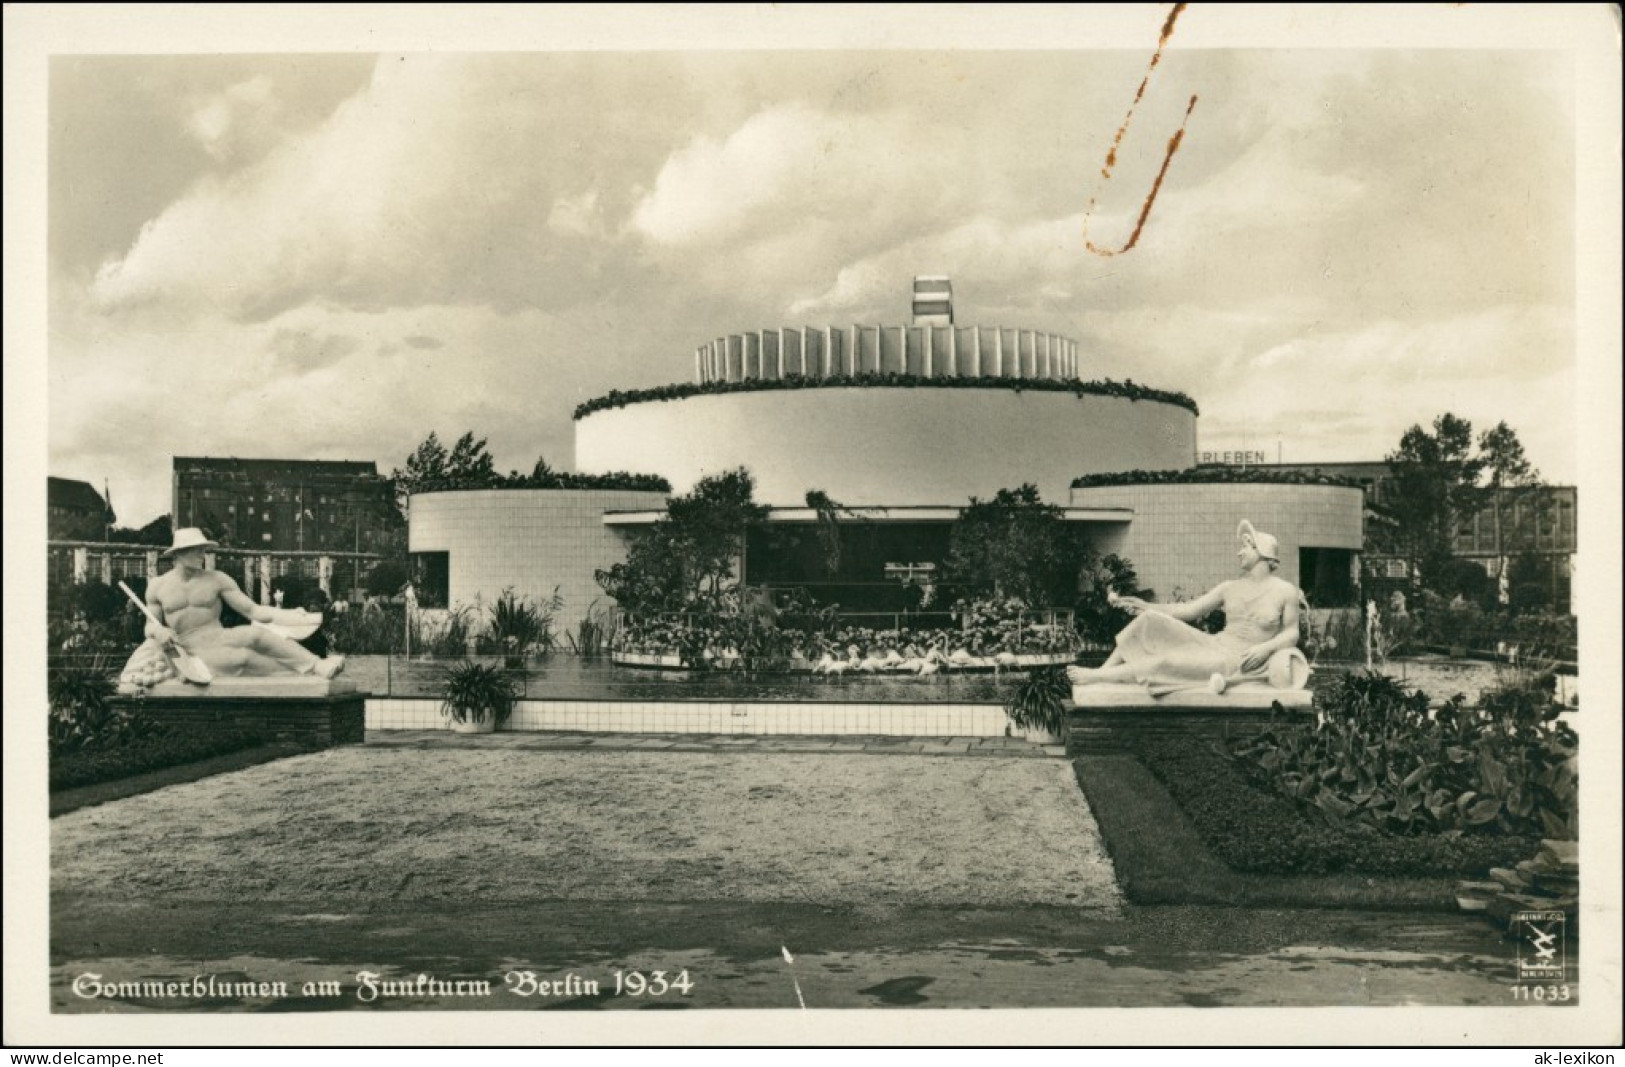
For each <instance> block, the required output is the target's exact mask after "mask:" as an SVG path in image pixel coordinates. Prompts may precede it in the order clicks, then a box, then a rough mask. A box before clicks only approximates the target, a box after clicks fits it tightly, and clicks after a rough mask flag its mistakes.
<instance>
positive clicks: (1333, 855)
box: [1133, 737, 1539, 875]
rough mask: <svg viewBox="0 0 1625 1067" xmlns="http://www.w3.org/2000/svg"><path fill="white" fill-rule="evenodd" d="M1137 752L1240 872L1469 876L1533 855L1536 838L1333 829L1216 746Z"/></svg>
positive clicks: (1186, 744) (1148, 744)
mask: <svg viewBox="0 0 1625 1067" xmlns="http://www.w3.org/2000/svg"><path fill="white" fill-rule="evenodd" d="M1133 751H1134V754H1135V756H1136V757H1137V758H1138V759H1139V760H1140V762H1141V763H1143V764H1144V765H1145V766H1146V767H1147V768H1148V769H1149V770H1150V771H1151V772H1152V774H1154V775H1155V776H1156V777H1157V780H1158V781H1159V782H1161V783H1162V785H1163V787H1164V788H1165V789H1167V791H1168V793H1169V795H1170V796H1172V797H1173V798H1174V800H1175V801H1176V802H1177V803H1178V804H1179V806H1180V808H1181V809H1182V810H1183V811H1184V812H1185V814H1186V816H1187V817H1189V819H1190V821H1191V823H1192V825H1194V826H1195V827H1196V829H1197V832H1198V833H1199V834H1201V836H1202V838H1203V840H1204V841H1206V843H1207V845H1208V847H1209V848H1211V849H1212V850H1213V851H1214V853H1215V854H1216V855H1217V856H1218V857H1219V858H1220V859H1222V860H1223V861H1224V862H1225V864H1226V865H1228V866H1229V867H1231V868H1232V869H1234V870H1237V871H1248V872H1256V873H1269V874H1327V873H1331V872H1335V871H1351V872H1362V873H1371V874H1405V875H1429V874H1450V875H1454V874H1474V873H1480V872H1483V871H1487V870H1489V869H1490V868H1491V867H1510V866H1512V865H1514V864H1515V863H1517V861H1519V860H1521V859H1524V858H1527V857H1528V856H1530V855H1532V854H1533V853H1534V850H1535V848H1536V847H1538V845H1539V840H1538V839H1535V838H1527V837H1516V836H1496V835H1487V834H1486V835H1469V834H1453V833H1434V834H1419V835H1412V836H1400V835H1397V834H1385V833H1382V832H1380V831H1377V830H1373V829H1370V828H1367V827H1362V826H1358V825H1349V826H1343V827H1336V826H1332V825H1330V824H1329V823H1328V822H1327V821H1326V820H1325V819H1322V818H1317V817H1312V816H1310V815H1308V814H1307V813H1305V812H1304V811H1303V810H1301V809H1300V808H1298V807H1297V806H1296V805H1295V804H1293V803H1292V802H1291V801H1289V800H1287V799H1286V798H1285V797H1282V796H1279V795H1278V794H1275V793H1272V792H1268V791H1265V790H1262V789H1259V788H1257V787H1256V786H1254V785H1253V783H1251V782H1250V781H1248V779H1247V776H1246V774H1245V772H1244V771H1243V770H1242V768H1241V766H1240V765H1238V764H1237V763H1236V762H1235V761H1233V760H1231V759H1229V758H1228V757H1227V756H1226V755H1225V754H1224V753H1223V752H1222V751H1221V750H1220V749H1219V748H1218V747H1217V746H1216V745H1214V744H1211V743H1209V742H1206V741H1203V740H1198V739H1194V738H1179V739H1169V738H1149V737H1148V738H1142V739H1138V740H1136V741H1135V742H1133Z"/></svg>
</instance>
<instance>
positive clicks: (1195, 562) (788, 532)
mask: <svg viewBox="0 0 1625 1067" xmlns="http://www.w3.org/2000/svg"><path fill="white" fill-rule="evenodd" d="M910 296H911V300H912V311H913V312H914V321H913V322H912V323H911V324H909V325H897V326H885V325H879V326H877V325H855V326H849V327H835V326H826V327H790V326H786V327H781V328H777V329H767V330H756V331H752V332H746V333H740V334H732V335H727V336H724V337H720V338H718V339H717V340H714V341H711V342H708V343H706V344H704V345H702V346H700V347H699V348H698V349H697V350H696V351H695V352H694V354H693V359H694V368H695V381H694V383H693V384H688V385H672V386H664V387H660V388H656V389H650V390H642V391H638V392H633V393H620V392H616V393H611V394H609V395H608V396H606V397H601V398H598V399H596V400H592V401H589V402H587V403H585V404H583V405H582V406H581V407H580V408H578V409H577V412H576V423H575V436H576V439H575V445H576V448H575V460H576V463H575V465H576V469H577V470H578V471H579V472H581V473H582V474H589V475H593V474H596V475H607V474H610V473H612V472H617V471H637V472H641V473H647V474H655V475H660V476H662V477H664V478H665V479H666V480H667V481H668V482H669V483H670V484H671V487H672V491H673V492H674V493H677V494H683V493H687V492H688V491H689V490H691V489H692V488H693V487H694V486H695V484H696V483H698V482H699V481H700V480H701V479H702V478H706V477H709V476H715V475H721V474H724V473H726V472H728V471H730V470H733V469H736V468H740V467H743V468H745V469H747V470H749V471H750V472H751V474H752V476H753V478H754V480H755V487H756V489H755V499H756V501H757V502H758V503H760V504H765V505H767V506H768V507H769V509H770V511H769V514H768V519H767V523H766V525H765V527H763V528H761V529H757V530H753V531H752V532H751V534H750V536H749V537H748V538H747V542H746V548H745V558H744V559H743V560H741V561H740V566H739V567H738V568H737V570H736V573H738V574H740V575H741V578H742V581H743V582H744V583H745V584H747V585H750V586H756V587H767V588H773V587H798V588H803V589H807V590H809V591H811V592H812V593H813V595H814V596H816V597H818V598H819V599H820V601H822V602H824V603H831V602H838V603H839V604H840V605H841V606H842V609H843V611H853V610H855V611H858V612H866V611H879V612H885V611H895V610H899V609H909V608H910V607H911V606H912V605H916V604H918V603H919V602H920V601H922V600H928V598H929V597H930V591H931V590H932V588H933V586H934V585H935V583H936V581H937V579H938V576H939V575H940V573H941V564H942V562H943V560H944V558H945V556H946V553H947V549H948V542H949V532H950V529H951V527H952V525H953V523H954V522H955V521H956V520H957V519H958V518H959V516H960V514H961V513H962V511H963V509H964V508H965V507H966V506H967V505H968V504H969V502H970V500H971V499H972V498H973V497H975V498H979V499H983V500H986V499H990V498H992V497H993V496H994V494H996V493H997V492H998V491H999V490H1001V489H1016V488H1018V487H1020V486H1022V485H1024V484H1028V483H1030V484H1033V485H1035V486H1036V487H1037V488H1038V490H1039V492H1040V494H1041V495H1042V498H1043V500H1044V501H1045V502H1046V503H1049V504H1053V505H1058V506H1060V507H1061V508H1062V509H1063V512H1064V514H1063V518H1064V520H1065V521H1067V522H1069V523H1075V524H1078V529H1079V530H1080V531H1081V533H1082V534H1083V540H1084V541H1085V542H1086V543H1088V544H1090V545H1091V546H1092V547H1094V548H1095V549H1096V550H1097V551H1100V552H1102V553H1104V552H1117V553H1120V554H1123V555H1126V556H1128V557H1129V558H1130V559H1131V561H1132V562H1133V564H1134V565H1135V567H1136V569H1137V572H1138V575H1139V579H1140V582H1141V585H1142V586H1143V587H1145V588H1147V589H1152V590H1155V591H1156V593H1157V595H1158V596H1159V597H1161V598H1163V599H1168V598H1170V597H1172V596H1174V595H1178V594H1181V593H1182V594H1185V595H1194V594H1196V593H1199V592H1204V591H1206V590H1207V589H1208V588H1211V586H1212V585H1214V584H1215V583H1216V582H1218V581H1220V580H1222V579H1224V578H1227V577H1230V576H1231V575H1232V574H1234V573H1235V569H1236V557H1235V552H1236V525H1237V523H1238V522H1239V521H1240V520H1241V519H1244V518H1245V519H1251V520H1252V521H1253V522H1255V523H1256V524H1257V525H1258V528H1259V529H1261V530H1266V531H1268V532H1270V533H1273V534H1275V535H1276V536H1277V537H1279V538H1280V539H1281V547H1282V560H1281V564H1282V577H1284V578H1286V579H1287V580H1289V581H1293V582H1302V583H1305V584H1307V585H1309V586H1310V587H1311V590H1312V592H1311V595H1312V596H1316V597H1320V598H1322V599H1321V601H1320V604H1321V606H1326V607H1332V606H1337V605H1341V604H1343V603H1345V602H1346V603H1349V604H1352V603H1353V588H1354V576H1356V575H1357V574H1358V563H1357V561H1358V556H1359V552H1360V548H1361V544H1362V525H1361V494H1360V491H1359V490H1358V489H1356V488H1352V487H1348V486H1341V485H1325V484H1297V482H1300V481H1303V480H1301V479H1300V480H1293V482H1294V484H1272V485H1213V484H1207V483H1206V482H1204V483H1201V484H1195V483H1186V482H1181V481H1180V480H1179V477H1180V475H1181V473H1182V472H1187V471H1190V470H1191V469H1192V468H1194V466H1195V464H1196V441H1197V418H1198V414H1197V406H1196V403H1195V402H1194V401H1193V400H1192V399H1191V398H1189V397H1187V396H1184V395H1183V394H1179V393H1174V392H1167V391H1163V390H1158V389H1154V388H1150V387H1146V386H1142V385H1135V384H1133V383H1128V382H1122V383H1119V382H1109V381H1105V382H1086V381H1083V380H1081V376H1080V370H1081V369H1082V368H1083V366H1084V363H1085V359H1084V354H1083V353H1082V352H1081V351H1080V349H1079V347H1078V345H1077V344H1076V343H1075V342H1073V341H1071V340H1070V339H1067V338H1064V337H1061V336H1058V335H1055V334H1051V333H1046V332H1043V331H1038V330H1029V329H1025V328H1017V327H1008V326H976V325H962V324H960V323H959V321H958V317H957V316H956V315H955V312H954V307H953V289H952V285H951V283H950V282H949V280H948V279H946V278H940V277H927V276H922V277H920V278H917V279H915V282H914V285H913V288H912V291H911V293H910ZM1120 472H1134V477H1136V478H1139V477H1140V476H1142V475H1143V476H1144V479H1143V480H1144V483H1145V484H1138V485H1122V484H1113V485H1111V486H1095V485H1091V486H1090V487H1088V488H1079V489H1074V488H1073V483H1074V480H1075V479H1077V478H1079V477H1080V476H1088V475H1116V474H1118V473H1120ZM812 490H818V491H819V492H820V493H822V494H824V496H825V497H826V499H828V500H831V501H833V502H835V504H837V505H838V508H839V511H840V514H841V516H842V518H841V519H840V521H839V523H838V526H839V537H840V542H841V551H840V565H839V567H838V569H837V572H836V573H833V574H831V573H830V572H829V571H828V570H827V569H826V568H825V566H824V565H823V563H822V554H821V550H820V548H819V547H818V536H817V530H816V525H817V524H818V523H819V522H820V516H819V514H818V512H816V511H815V509H814V508H813V507H811V506H809V502H808V493H809V492H810V491H812ZM663 512H664V500H663V499H662V497H661V495H660V494H643V495H642V497H641V499H640V498H639V497H638V496H637V495H635V494H621V495H620V496H619V497H617V498H615V499H611V498H610V496H609V495H608V494H579V495H574V496H569V497H566V496H564V495H561V493H560V491H558V490H511V491H471V492H459V493H439V494H425V495H422V496H418V497H414V499H413V505H412V509H411V527H412V531H411V547H412V551H413V552H414V554H416V555H418V557H419V564H420V573H422V574H424V575H430V574H434V575H440V574H443V575H444V576H445V577H444V579H443V581H444V586H445V590H446V594H447V597H448V598H449V600H450V601H451V602H452V603H459V602H461V603H468V602H471V601H472V600H473V598H475V597H479V598H481V599H483V600H484V601H485V602H486V603H489V602H490V601H491V600H493V599H494V598H495V597H497V596H499V595H500V594H501V593H502V591H503V590H504V589H505V588H508V587H510V586H511V587H513V588H514V590H515V592H517V593H520V594H522V595H526V596H531V597H535V598H538V599H543V598H546V597H548V596H550V595H551V593H552V591H553V589H554V587H555V586H557V587H559V588H560V589H561V590H562V591H564V593H565V596H566V599H567V601H569V606H568V607H567V608H566V610H565V611H564V612H563V613H562V615H561V619H560V621H561V623H562V624H563V625H564V626H565V627H569V626H571V625H573V622H574V620H576V619H579V618H581V617H582V613H583V612H584V611H585V610H586V609H587V607H588V606H589V605H590V603H591V599H592V598H595V597H596V596H598V595H600V594H599V591H598V589H597V585H596V583H595V582H594V581H593V578H592V574H593V570H594V569H597V568H607V567H609V566H610V565H612V564H614V563H617V562H620V561H621V560H622V559H624V558H625V553H626V546H627V545H629V544H630V543H631V539H632V538H635V537H636V536H638V531H639V530H640V529H641V528H644V527H646V526H648V525H649V524H651V523H654V522H657V521H658V520H659V519H660V518H661V516H662V514H663ZM798 528H799V530H800V532H801V533H802V536H800V537H799V538H798V537H797V536H795V535H796V533H797V530H798ZM787 546H788V547H787ZM434 585H435V586H436V587H437V589H436V591H437V592H438V586H439V585H440V581H439V580H437V581H435V582H434ZM911 598H912V599H911ZM1063 606H1066V607H1069V606H1070V604H1069V603H1068V604H1064V605H1063V604H1051V605H1035V607H1063Z"/></svg>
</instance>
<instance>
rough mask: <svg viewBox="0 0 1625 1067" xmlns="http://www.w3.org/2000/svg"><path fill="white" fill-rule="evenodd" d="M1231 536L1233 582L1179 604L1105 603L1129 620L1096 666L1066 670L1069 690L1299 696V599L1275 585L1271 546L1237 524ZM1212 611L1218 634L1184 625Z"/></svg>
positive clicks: (1274, 546) (1279, 582) (1302, 678)
mask: <svg viewBox="0 0 1625 1067" xmlns="http://www.w3.org/2000/svg"><path fill="white" fill-rule="evenodd" d="M1236 534H1237V536H1238V537H1239V538H1240V540H1241V549H1240V551H1238V552H1237V553H1236V558H1237V560H1238V561H1239V562H1240V564H1241V577H1240V578H1235V579H1232V580H1230V581H1228V582H1222V583H1220V584H1219V585H1217V586H1215V587H1214V588H1213V589H1212V590H1210V591H1209V592H1208V593H1207V594H1206V595H1204V596H1201V597H1198V598H1197V599H1195V600H1192V601H1188V602H1186V603H1183V604H1154V603H1151V602H1150V601H1147V600H1142V599H1141V598H1139V597H1132V596H1131V597H1115V596H1114V597H1113V598H1112V603H1114V604H1116V605H1117V606H1118V607H1121V608H1125V609H1127V610H1128V611H1130V612H1133V613H1134V614H1135V615H1136V616H1137V617H1136V618H1135V619H1134V620H1133V621H1132V622H1130V623H1129V624H1128V625H1127V626H1126V627H1124V628H1123V630H1122V632H1121V633H1119V634H1118V635H1117V647H1116V649H1115V650H1113V652H1112V654H1111V657H1110V658H1108V659H1107V660H1106V662H1105V663H1104V664H1102V665H1101V666H1099V667H1097V668H1093V669H1091V668H1086V667H1069V668H1067V677H1068V678H1069V679H1070V680H1071V682H1072V684H1073V685H1074V686H1088V685H1098V684H1102V683H1112V682H1117V683H1130V684H1133V683H1138V684H1140V685H1143V686H1145V687H1146V689H1147V690H1149V692H1150V693H1151V695H1152V696H1154V697H1161V696H1166V695H1168V694H1170V693H1177V692H1180V691H1182V690H1191V689H1202V688H1205V689H1207V690H1208V691H1209V692H1212V693H1223V692H1224V691H1225V689H1226V688H1228V687H1230V686H1232V685H1235V684H1236V683H1241V682H1267V683H1268V684H1269V685H1271V686H1273V687H1274V688H1276V689H1302V688H1303V686H1304V684H1305V683H1306V682H1307V681H1308V680H1309V662H1308V661H1307V660H1306V659H1304V656H1303V653H1302V652H1301V651H1299V650H1298V647H1297V644H1298V597H1299V594H1298V590H1297V587H1296V586H1294V585H1293V584H1292V583H1291V582H1288V581H1286V580H1285V579H1282V578H1277V577H1275V570H1276V568H1277V567H1279V566H1280V565H1281V561H1280V548H1279V543H1278V542H1277V541H1276V539H1275V538H1274V537H1272V536H1270V535H1269V534H1267V533H1260V532H1259V531H1257V530H1254V529H1253V526H1252V523H1250V522H1247V521H1245V520H1243V521H1242V523H1241V526H1240V527H1239V528H1238V529H1237V531H1236ZM1216 608H1223V609H1224V619H1225V626H1224V631H1223V632H1222V633H1218V634H1210V633H1206V632H1204V631H1202V630H1198V629H1197V628H1196V627H1194V626H1191V625H1189V624H1190V623H1193V622H1197V621H1199V620H1201V619H1202V618H1204V617H1206V616H1207V615H1209V614H1211V613H1212V612H1213V611H1214V609H1216Z"/></svg>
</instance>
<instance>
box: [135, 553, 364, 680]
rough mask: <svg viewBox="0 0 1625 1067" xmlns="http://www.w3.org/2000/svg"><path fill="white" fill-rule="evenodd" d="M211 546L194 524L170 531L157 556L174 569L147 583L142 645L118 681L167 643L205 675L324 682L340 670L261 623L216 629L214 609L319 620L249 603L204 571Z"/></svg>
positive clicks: (300, 624) (277, 619) (257, 617)
mask: <svg viewBox="0 0 1625 1067" xmlns="http://www.w3.org/2000/svg"><path fill="white" fill-rule="evenodd" d="M218 547H219V545H218V544H217V543H216V542H214V541H211V540H209V539H208V538H207V537H205V536H204V534H203V531H202V530H199V529H197V528H196V527H184V528H182V529H179V530H176V531H175V543H174V545H172V546H171V547H170V548H169V549H167V550H166V551H165V552H164V555H166V556H170V557H172V558H173V559H174V561H175V566H174V567H173V568H172V569H171V570H169V571H167V572H165V573H164V574H161V575H159V576H158V577H157V578H154V579H153V580H152V581H151V582H150V583H149V584H148V585H147V596H146V601H147V608H148V610H149V611H150V612H151V614H152V616H153V617H152V618H149V620H148V621H147V627H146V636H147V642H146V643H145V644H143V645H142V646H141V647H140V648H137V649H136V651H135V655H133V656H131V657H130V662H129V663H128V664H127V665H126V666H125V669H124V675H125V677H126V679H128V678H130V677H131V676H133V675H137V674H139V673H140V671H141V670H142V669H143V668H144V667H145V666H146V665H148V664H151V663H153V662H154V661H156V660H161V659H162V656H163V652H162V649H163V646H165V645H168V644H171V643H173V644H176V645H179V646H180V647H181V648H182V649H184V650H185V651H186V652H187V653H190V655H191V656H192V657H194V658H196V659H198V660H201V661H202V662H203V664H204V665H205V666H206V667H207V668H208V669H209V672H210V673H212V674H215V675H221V676H227V677H230V676H237V677H264V676H267V675H278V674H314V675H316V676H318V677H321V678H332V677H333V676H334V675H335V674H337V673H338V672H339V671H341V670H342V669H343V668H344V657H343V656H326V657H322V656H317V655H316V654H315V653H313V652H310V651H309V650H307V649H305V648H302V647H301V646H300V645H299V644H298V643H296V642H294V641H291V640H289V639H288V638H286V637H284V636H282V635H281V634H279V633H277V632H275V631H274V630H270V629H267V628H266V627H264V626H234V627H226V626H222V625H221V623H220V612H221V607H222V605H229V606H230V607H231V609H232V610H233V611H235V612H237V613H238V614H240V615H242V616H243V617H245V618H247V619H250V620H252V621H253V622H260V623H280V624H283V625H287V626H291V627H297V628H301V629H308V628H310V625H311V624H312V623H317V622H320V619H321V616H320V613H311V612H307V611H304V610H302V609H283V608H271V607H266V606H264V605H262V604H256V603H255V602H254V601H253V600H252V599H250V598H249V597H248V596H247V595H246V594H245V593H244V592H243V591H242V590H241V589H239V588H238V586H237V583H236V582H234V581H232V579H231V576H230V575H228V574H224V573H222V572H220V571H214V570H206V569H204V562H205V559H204V553H205V552H206V551H207V550H209V549H211V548H218Z"/></svg>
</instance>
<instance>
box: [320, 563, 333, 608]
mask: <svg viewBox="0 0 1625 1067" xmlns="http://www.w3.org/2000/svg"><path fill="white" fill-rule="evenodd" d="M316 584H317V585H318V586H320V587H321V590H322V592H323V593H324V594H326V596H327V597H328V598H329V599H331V598H332V596H333V557H332V556H322V557H320V558H319V559H317V560H316Z"/></svg>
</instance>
